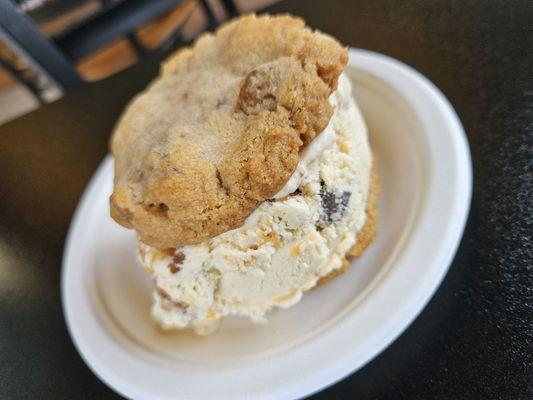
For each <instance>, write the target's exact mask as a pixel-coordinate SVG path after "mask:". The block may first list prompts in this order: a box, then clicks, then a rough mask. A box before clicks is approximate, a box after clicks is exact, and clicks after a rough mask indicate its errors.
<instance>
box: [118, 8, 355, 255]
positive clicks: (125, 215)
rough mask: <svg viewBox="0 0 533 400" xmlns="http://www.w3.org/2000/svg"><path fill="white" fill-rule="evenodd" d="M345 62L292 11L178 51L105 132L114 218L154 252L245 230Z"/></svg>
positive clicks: (312, 129) (315, 125)
mask: <svg viewBox="0 0 533 400" xmlns="http://www.w3.org/2000/svg"><path fill="white" fill-rule="evenodd" d="M347 60H348V55H347V51H346V49H345V48H343V47H342V46H341V45H340V44H339V43H338V42H337V41H336V40H334V39H333V38H331V37H330V36H328V35H325V34H322V33H319V32H314V31H312V30H310V29H309V28H307V27H305V24H304V22H303V21H302V20H300V19H297V18H294V17H289V16H255V15H248V16H245V17H241V18H238V19H236V20H234V21H232V22H230V23H228V24H226V25H224V26H223V27H221V28H220V29H219V30H218V31H217V32H216V33H215V34H205V35H203V36H202V37H200V38H199V39H198V40H197V41H196V43H195V44H194V46H193V47H192V48H186V49H183V50H180V51H178V52H177V53H175V54H174V55H173V56H171V57H170V58H169V59H168V60H167V61H166V62H165V63H164V65H163V67H162V71H161V74H160V76H159V77H158V78H157V79H156V80H155V81H154V82H153V83H152V84H151V85H150V87H149V88H148V89H147V90H146V91H145V92H143V93H141V94H140V95H138V96H137V97H136V98H135V99H134V100H133V101H132V103H131V104H130V105H129V106H128V108H127V109H126V111H125V112H124V114H123V116H122V118H121V120H120V121H119V123H118V125H117V127H116V129H115V132H114V134H113V138H112V141H111V150H112V153H113V155H114V156H115V182H114V183H115V186H114V191H113V194H112V196H111V199H110V203H111V215H112V217H113V218H114V219H115V220H116V221H117V222H119V223H120V224H122V225H123V226H125V227H128V228H134V229H135V230H136V231H137V234H138V235H139V237H140V240H141V241H143V242H144V243H146V244H149V245H151V246H154V247H157V248H161V249H164V248H170V247H180V246H184V245H190V244H197V243H200V242H202V241H204V240H206V239H208V238H211V237H213V236H216V235H218V234H221V233H223V232H226V231H228V230H231V229H234V228H237V227H239V226H241V225H242V224H243V223H244V220H245V219H246V217H247V216H248V215H249V214H250V213H251V212H252V211H254V210H255V209H256V208H257V207H258V206H259V204H260V203H261V202H263V201H264V200H266V199H268V198H270V197H272V196H273V195H274V194H276V193H277V192H278V191H279V190H280V189H281V188H282V187H283V186H284V185H285V183H286V182H287V180H288V179H289V177H290V176H291V175H292V173H293V172H294V170H295V168H296V166H297V164H298V161H299V152H300V150H301V149H302V148H303V147H304V146H306V145H307V144H308V143H309V142H310V141H312V140H313V138H314V137H315V136H316V135H318V134H319V133H320V132H321V131H322V130H324V128H325V127H326V126H327V124H328V122H329V120H330V118H331V115H332V113H333V110H332V107H331V105H330V104H329V102H328V97H329V96H330V94H331V93H332V92H333V91H334V90H335V89H336V87H337V80H338V77H339V75H340V73H341V72H342V70H343V68H344V66H345V65H346V63H347Z"/></svg>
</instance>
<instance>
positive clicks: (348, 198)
mask: <svg viewBox="0 0 533 400" xmlns="http://www.w3.org/2000/svg"><path fill="white" fill-rule="evenodd" d="M330 103H331V104H332V106H333V108H334V114H333V116H332V118H331V120H330V123H329V125H328V126H327V128H326V129H325V130H324V131H323V132H322V133H321V134H320V135H318V136H317V137H316V138H315V139H314V140H313V141H312V142H311V143H310V145H309V146H308V147H307V148H305V149H304V150H303V151H302V153H301V155H300V162H299V165H298V167H297V169H296V171H295V172H294V173H293V175H292V176H291V178H290V179H289V181H288V182H287V183H286V185H285V186H284V187H283V188H282V189H281V190H280V191H279V193H278V194H277V195H276V196H274V198H273V199H271V200H268V201H265V202H264V203H263V204H261V205H260V207H259V208H257V209H256V210H255V211H254V212H253V213H252V214H251V215H250V216H249V217H248V218H247V220H246V223H245V225H244V226H242V227H240V228H238V229H234V230H231V231H228V232H225V233H223V234H221V235H218V236H216V237H213V238H211V239H209V240H207V241H205V242H203V243H201V244H198V245H192V246H185V247H182V248H178V249H173V250H171V251H162V250H158V249H156V248H152V247H150V246H147V245H145V244H143V243H139V254H140V258H141V261H142V263H143V265H144V266H145V267H146V268H147V270H148V271H149V273H150V274H151V275H152V277H153V279H154V282H155V289H154V292H153V307H152V315H153V317H154V319H155V320H156V321H157V322H158V323H159V324H160V325H161V326H162V327H163V328H165V329H172V328H178V329H181V328H192V329H194V330H195V331H196V332H197V333H198V334H207V333H210V332H212V331H213V330H214V329H215V328H216V327H217V325H218V323H219V321H220V320H221V319H222V318H223V317H225V316H228V315H240V316H246V317H249V318H251V319H252V320H253V321H255V322H263V321H265V316H266V314H267V313H268V312H269V311H270V310H271V309H272V308H273V307H274V306H278V307H289V306H292V305H293V304H295V303H297V302H298V301H299V300H300V298H301V297H302V294H303V292H305V291H306V290H309V289H311V288H312V287H314V286H315V285H316V284H317V282H318V280H319V279H320V278H322V277H325V276H327V275H328V274H329V273H331V272H332V271H334V270H335V269H338V268H340V267H341V266H342V262H343V260H344V259H345V255H346V253H347V252H348V250H349V249H350V248H351V247H352V246H353V245H354V244H355V242H356V238H357V233H358V231H359V230H361V228H362V227H363V225H364V223H365V219H366V213H365V205H366V201H367V197H368V192H369V185H370V173H371V164H372V160H371V152H370V147H369V144H368V140H367V130H366V126H365V124H364V121H363V119H362V117H361V114H360V112H359V109H358V107H357V105H356V103H355V101H354V100H353V98H352V93H351V85H350V81H349V79H348V78H347V77H346V76H345V75H344V74H343V75H341V77H340V79H339V85H338V89H337V90H336V91H335V92H334V93H333V94H332V95H331V97H330Z"/></svg>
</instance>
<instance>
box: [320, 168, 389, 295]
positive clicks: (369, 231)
mask: <svg viewBox="0 0 533 400" xmlns="http://www.w3.org/2000/svg"><path fill="white" fill-rule="evenodd" d="M379 192H380V186H379V176H378V174H377V173H376V171H375V168H372V172H371V176H370V187H369V191H368V198H367V201H366V207H365V211H366V221H365V224H364V225H363V228H362V229H361V230H360V231H359V232H358V233H357V241H356V242H355V245H354V246H353V247H352V248H351V249H350V251H348V253H347V254H346V258H345V259H344V260H342V266H341V267H340V268H337V269H334V270H333V271H331V272H330V273H329V274H328V275H326V276H324V277H322V278H320V280H319V281H318V283H317V286H320V285H325V284H326V283H329V282H331V281H332V280H333V279H334V278H336V277H337V276H339V275H342V274H343V273H344V272H346V271H347V270H348V268H350V262H349V261H348V259H350V258H357V257H360V256H361V255H362V254H363V252H364V251H365V250H366V248H367V247H368V246H370V244H371V243H372V242H373V241H374V238H375V237H376V233H377V223H378V211H377V205H378V198H379Z"/></svg>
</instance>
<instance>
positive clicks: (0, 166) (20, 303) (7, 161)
mask: <svg viewBox="0 0 533 400" xmlns="http://www.w3.org/2000/svg"><path fill="white" fill-rule="evenodd" d="M271 11H275V12H279V11H283V12H291V13H293V14H296V15H301V16H302V17H304V18H305V19H306V20H307V22H308V23H309V24H310V25H311V26H313V27H316V28H319V29H321V30H323V31H325V32H329V33H331V34H332V35H334V36H336V37H337V38H338V39H339V40H341V41H342V42H343V43H345V44H346V45H350V46H354V47H360V48H365V49H370V50H374V51H378V52H382V53H385V54H388V55H390V56H392V57H395V58H397V59H399V60H402V61H404V62H406V63H407V64H409V65H411V66H413V67H414V68H416V69H418V70H419V71H420V72H422V73H423V74H424V75H426V76H427V77H428V78H429V79H431V80H432V81H433V82H434V83H435V84H436V85H437V86H438V87H439V88H440V89H441V90H442V91H443V92H444V93H445V95H446V96H447V97H448V98H449V99H450V101H451V103H452V104H453V105H454V107H455V109H456V110H457V112H458V114H459V116H460V118H461V120H462V122H463V124H464V127H465V130H466V132H467V135H468V140H469V143H470V147H471V151H472V158H473V166H474V192H473V200H472V208H471V212H470V216H469V220H468V224H467V228H466V231H465V234H464V237H463V240H462V243H461V245H460V248H459V251H458V253H457V256H456V257H455V260H454V262H453V265H452V266H451V269H450V271H449V273H448V275H447V277H446V279H445V281H444V282H443V284H442V286H441V287H440V289H439V290H438V292H437V293H436V295H435V296H434V297H433V299H432V300H431V302H430V303H429V305H428V306H427V307H426V308H425V310H424V311H423V312H422V314H421V315H420V316H419V317H418V318H417V319H416V321H415V322H414V323H413V324H412V325H411V326H410V327H409V329H407V331H406V332H405V333H404V334H403V335H402V336H401V337H400V338H399V339H397V340H396V341H395V342H394V343H393V344H392V345H391V346H390V347H389V348H388V349H387V350H385V351H384V352H383V353H382V354H380V355H379V356H378V357H377V358H376V359H374V360H373V361H372V362H370V363H369V364H368V365H367V366H365V367H364V368H362V369H361V370H359V371H358V372H356V373H354V374H353V375H351V376H349V377H347V378H346V379H344V380H342V381H341V382H339V383H337V384H336V385H334V386H332V387H330V388H328V389H326V390H324V391H322V392H320V393H318V394H316V395H315V397H314V398H335V399H352V398H357V399H459V398H461V399H463V398H465V399H466V398H472V399H528V398H529V399H531V398H533V269H532V264H533V262H532V244H531V233H532V224H531V222H532V215H533V206H532V197H533V190H532V173H531V167H532V164H533V161H532V160H533V157H532V147H533V140H532V139H533V138H532V136H533V135H532V134H533V2H532V1H531V0H524V1H520V0H515V1H478V0H456V1H444V0H432V1H411V2H399V1H389V0H387V1H383V0H378V1H366V0H360V1H353V2H349V1H341V0H336V1H331V0H320V1H306V0H288V1H284V2H281V3H279V4H277V5H276V6H274V7H272V9H271ZM157 61H158V60H155V59H152V60H148V61H145V62H143V63H142V64H140V65H138V66H136V67H134V68H132V69H130V70H127V71H125V72H122V73H120V74H118V75H116V76H114V77H112V78H110V79H107V80H105V81H102V82H99V83H96V84H92V85H88V86H86V87H84V88H81V89H80V90H78V91H76V92H74V93H72V94H69V95H68V96H66V97H65V98H63V99H62V100H60V101H58V102H56V103H54V104H51V105H47V106H44V107H42V108H40V109H39V110H37V111H35V112H32V113H30V114H29V115H26V116H24V117H22V118H19V119H17V120H15V121H12V122H10V123H8V124H6V125H3V126H1V127H0V398H2V399H4V398H5V399H18V398H24V399H26V398H39V399H77V398H87V399H107V398H120V396H119V395H117V394H115V393H114V392H113V391H112V390H110V389H109V388H107V387H106V386H105V385H104V384H103V383H101V382H100V381H99V380H98V379H97V378H96V377H95V376H94V375H93V374H92V373H91V372H90V371H89V369H88V368H87V367H86V366H85V364H84V363H83V361H82V360H81V358H80V356H79V355H78V353H77V352H76V350H75V349H74V346H73V344H72V342H71V340H70V338H69V335H68V333H67V329H66V326H65V322H64V319H63V314H62V311H61V305H60V293H59V278H60V270H61V258H62V251H63V245H64V240H65V236H66V233H67V229H68V227H69V223H70V219H71V216H72V214H73V212H74V209H75V207H76V203H77V201H78V199H79V198H80V195H81V193H82V191H83V189H84V187H85V185H86V184H87V182H88V181H89V179H90V177H91V174H92V173H93V171H94V170H95V168H96V167H97V165H98V163H99V162H100V161H101V160H102V158H103V157H104V155H105V154H106V152H107V142H108V138H109V134H110V132H111V129H112V127H113V124H114V122H115V120H116V118H117V116H118V114H119V113H120V111H121V110H122V108H123V106H124V105H125V104H126V102H127V101H128V99H130V98H131V97H132V95H134V94H135V93H137V92H139V91H140V90H141V89H142V88H144V87H145V86H146V84H147V82H148V81H149V80H150V79H151V78H152V77H153V76H154V75H155V74H156V72H157ZM450 190H453V188H450ZM391 312H394V310H391ZM333 356H334V355H333Z"/></svg>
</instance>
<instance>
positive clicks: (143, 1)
mask: <svg viewBox="0 0 533 400" xmlns="http://www.w3.org/2000/svg"><path fill="white" fill-rule="evenodd" d="M276 1H278V0H0V124H3V123H5V122H7V121H9V120H11V119H14V118H16V117H18V116H21V115H23V114H25V113H27V112H29V111H31V110H34V109H36V108H37V107H39V105H41V104H43V103H49V102H52V101H54V100H56V99H58V98H60V97H62V96H63V95H64V94H65V93H67V92H69V91H70V90H73V89H74V88H76V87H79V86H82V85H87V84H90V83H91V82H95V81H98V80H100V79H104V78H106V77H108V76H111V75H113V74H115V73H117V72H119V71H121V70H123V69H125V68H128V67H129V66H132V65H134V64H135V63H137V62H138V61H139V60H141V59H142V58H144V57H150V56H152V55H154V54H155V55H157V54H159V55H161V53H164V52H166V51H169V49H173V48H176V47H179V46H180V45H184V44H188V43H189V42H190V41H191V40H192V39H193V38H194V37H196V36H197V35H198V34H199V33H201V32H203V31H205V30H212V29H214V28H215V27H216V26H217V25H218V24H219V23H221V22H222V21H224V20H226V19H228V18H231V17H233V16H235V15H237V14H240V13H245V12H250V11H255V10H260V9H262V8H263V7H266V6H268V5H270V4H272V3H275V2H276Z"/></svg>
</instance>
